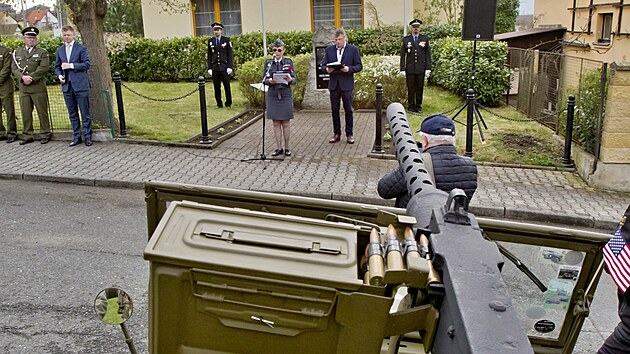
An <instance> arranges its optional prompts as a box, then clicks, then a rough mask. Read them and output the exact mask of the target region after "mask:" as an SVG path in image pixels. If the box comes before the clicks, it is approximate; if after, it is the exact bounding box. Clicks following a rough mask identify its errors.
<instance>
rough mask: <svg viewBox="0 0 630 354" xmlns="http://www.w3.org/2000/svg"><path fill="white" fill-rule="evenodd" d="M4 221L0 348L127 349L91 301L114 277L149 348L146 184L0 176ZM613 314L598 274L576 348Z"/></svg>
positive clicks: (588, 346)
mask: <svg viewBox="0 0 630 354" xmlns="http://www.w3.org/2000/svg"><path fill="white" fill-rule="evenodd" d="M0 230H1V232H0V245H1V246H2V247H0V352H1V353H29V354H37V353H53V354H54V353H128V352H129V351H128V349H127V346H126V344H125V342H124V339H123V334H122V331H121V330H120V328H119V327H117V326H108V325H105V324H103V323H101V322H100V321H99V320H98V319H97V317H96V315H95V314H94V312H93V309H92V304H93V301H94V298H95V296H96V295H97V293H98V292H99V291H100V290H101V289H103V288H106V287H110V286H116V287H120V288H123V289H125V290H126V291H127V292H128V293H129V294H130V295H131V297H132V298H133V300H134V314H133V316H132V317H131V319H130V320H129V321H128V322H127V325H128V328H129V331H130V333H131V335H132V336H133V337H134V342H135V343H136V346H137V348H138V351H139V353H146V352H147V335H148V333H147V318H148V317H147V288H148V274H149V271H148V262H146V261H144V259H143V258H142V252H143V250H144V247H145V245H146V217H145V205H144V193H143V192H142V191H140V190H129V189H110V188H96V187H85V186H77V185H68V184H54V183H37V182H27V181H7V180H0ZM617 322H618V318H617V317H616V299H615V295H614V285H612V283H611V282H610V280H609V279H608V277H607V276H606V275H604V276H603V277H602V280H601V281H600V283H599V286H598V290H597V293H596V295H595V301H594V303H593V305H592V313H591V316H590V317H589V318H588V319H587V320H586V322H585V324H584V327H583V330H582V333H581V334H580V338H579V340H578V344H577V346H576V348H575V351H574V353H578V354H580V353H584V354H586V353H594V352H595V351H596V350H597V348H599V345H600V344H601V342H602V341H603V339H604V337H605V336H607V335H608V333H610V331H612V329H613V328H614V326H615V325H616V323H617Z"/></svg>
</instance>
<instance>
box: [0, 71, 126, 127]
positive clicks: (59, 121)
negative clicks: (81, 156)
mask: <svg viewBox="0 0 630 354" xmlns="http://www.w3.org/2000/svg"><path fill="white" fill-rule="evenodd" d="M92 73H95V74H96V75H93V74H92ZM99 73H100V68H99V67H97V66H91V67H90V84H91V90H90V104H91V106H90V113H91V115H92V120H96V119H100V120H107V121H109V123H110V126H112V127H113V126H115V124H114V117H113V115H112V113H111V112H112V110H111V93H110V91H109V90H110V88H109V87H108V86H106V85H103V83H102V82H100V81H99V80H97V79H95V78H98V77H100V75H98V74H99ZM47 88H48V116H49V118H50V127H51V129H52V131H53V132H55V131H72V127H71V126H70V119H69V118H68V109H67V108H66V103H65V101H64V99H63V93H62V92H61V85H59V84H57V85H49V86H48V87H47ZM14 100H15V114H16V116H17V131H18V133H21V132H22V130H23V124H22V109H21V107H20V91H18V90H16V91H15V94H14ZM101 116H102V117H101ZM2 119H4V120H6V116H3V117H2ZM33 126H34V129H35V133H37V132H39V115H38V113H37V110H35V109H34V110H33ZM97 127H98V125H97Z"/></svg>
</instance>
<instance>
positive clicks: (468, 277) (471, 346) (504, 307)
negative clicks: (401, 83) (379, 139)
mask: <svg viewBox="0 0 630 354" xmlns="http://www.w3.org/2000/svg"><path fill="white" fill-rule="evenodd" d="M387 119H388V120H389V126H390V130H391V135H392V142H393V144H394V148H395V150H396V157H397V158H398V161H399V162H400V166H401V168H402V170H403V171H402V172H403V174H404V176H405V180H406V182H407V191H408V192H409V195H410V197H411V199H410V200H409V203H408V204H407V214H408V215H411V216H414V217H415V218H416V221H417V223H416V225H415V228H416V230H417V229H418V228H421V229H426V228H428V229H429V230H430V231H431V234H430V236H429V243H430V246H431V252H432V261H433V265H434V267H435V269H436V270H437V271H438V273H440V275H441V277H442V281H443V284H444V292H445V293H444V299H443V301H442V303H441V305H440V308H439V311H440V317H439V318H440V319H439V323H438V328H437V332H436V334H435V342H434V344H433V348H432V350H431V352H432V353H434V354H445V353H477V354H503V353H514V354H516V353H518V354H521V353H533V350H532V348H531V346H530V343H529V340H528V338H527V335H526V334H525V333H524V332H523V330H522V328H521V326H520V323H519V320H518V317H517V315H516V311H515V309H514V307H513V304H512V298H511V296H510V294H509V291H508V288H507V286H506V284H505V282H504V281H503V278H502V277H501V273H500V269H501V266H502V264H503V258H502V257H501V254H500V253H499V250H498V249H497V246H496V244H494V243H492V242H490V241H488V240H485V239H484V238H483V235H482V233H481V229H480V228H479V225H478V224H477V221H476V219H475V217H474V215H472V214H470V213H468V198H467V197H466V195H465V194H464V192H463V191H461V190H457V189H455V190H453V191H452V192H451V193H450V194H447V193H445V192H443V191H440V190H438V189H436V188H435V184H434V181H432V180H431V177H430V175H429V174H428V172H427V170H426V168H425V166H424V162H423V161H422V156H421V151H420V149H419V148H418V146H417V144H416V141H415V139H414V138H413V134H412V132H411V130H410V127H409V121H408V120H407V116H406V113H405V109H404V107H403V106H402V105H401V104H399V103H392V104H390V105H389V106H388V107H387Z"/></svg>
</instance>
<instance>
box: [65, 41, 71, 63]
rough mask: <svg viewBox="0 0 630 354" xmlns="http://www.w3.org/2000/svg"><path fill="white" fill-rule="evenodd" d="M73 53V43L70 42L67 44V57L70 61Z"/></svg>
mask: <svg viewBox="0 0 630 354" xmlns="http://www.w3.org/2000/svg"><path fill="white" fill-rule="evenodd" d="M71 53H72V45H71V44H68V45H66V58H67V59H68V61H70V54H71Z"/></svg>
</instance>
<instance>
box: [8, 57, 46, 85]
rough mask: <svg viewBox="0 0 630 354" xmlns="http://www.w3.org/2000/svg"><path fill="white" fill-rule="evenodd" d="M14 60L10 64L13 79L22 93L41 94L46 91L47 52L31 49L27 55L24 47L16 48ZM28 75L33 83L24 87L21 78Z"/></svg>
mask: <svg viewBox="0 0 630 354" xmlns="http://www.w3.org/2000/svg"><path fill="white" fill-rule="evenodd" d="M13 55H14V58H15V60H14V61H13V63H12V64H11V70H12V72H13V77H15V78H16V79H17V80H18V82H19V85H20V86H19V88H20V92H22V93H41V92H47V91H46V74H48V70H50V68H49V66H50V57H49V56H48V51H46V49H44V48H40V47H38V46H35V47H33V49H31V52H30V53H29V52H28V51H27V50H26V48H25V47H24V46H20V47H18V48H17V49H16V50H15V51H14V52H13ZM24 75H30V76H31V77H32V78H33V82H32V83H31V84H30V85H24V83H23V82H22V76H24Z"/></svg>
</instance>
